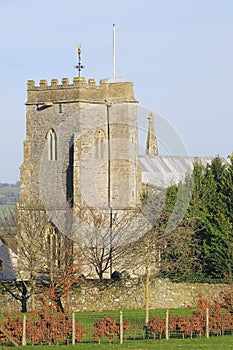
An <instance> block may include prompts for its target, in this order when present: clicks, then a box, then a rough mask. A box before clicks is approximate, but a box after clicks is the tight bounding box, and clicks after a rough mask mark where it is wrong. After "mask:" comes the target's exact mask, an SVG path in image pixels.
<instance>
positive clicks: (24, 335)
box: [22, 315, 27, 346]
mask: <svg viewBox="0 0 233 350" xmlns="http://www.w3.org/2000/svg"><path fill="white" fill-rule="evenodd" d="M26 345H27V340H26V315H23V330H22V346H26Z"/></svg>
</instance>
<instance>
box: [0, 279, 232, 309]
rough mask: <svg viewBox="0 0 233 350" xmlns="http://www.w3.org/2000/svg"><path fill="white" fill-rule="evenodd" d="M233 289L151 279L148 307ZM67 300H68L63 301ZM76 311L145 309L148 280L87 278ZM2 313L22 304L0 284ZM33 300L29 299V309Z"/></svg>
mask: <svg viewBox="0 0 233 350" xmlns="http://www.w3.org/2000/svg"><path fill="white" fill-rule="evenodd" d="M231 289H232V286H230V285H228V284H208V283H172V282H170V281H169V280H166V279H164V280H162V279H155V280H152V281H150V288H149V308H150V309H155V308H181V307H187V306H191V307H193V306H196V305H197V299H198V297H199V296H200V295H202V296H203V298H205V299H208V300H213V299H220V294H221V293H222V292H223V293H227V292H229V291H230V290H231ZM64 302H65V300H64ZM72 304H73V310H74V311H75V312H84V311H104V310H106V311H107V310H126V309H142V308H144V307H145V281H143V280H142V279H127V280H121V281H113V280H105V281H104V282H99V281H98V280H86V281H83V283H82V284H81V285H80V286H77V287H76V288H74V289H73V293H72ZM0 305H1V312H13V311H17V312H19V311H20V310H21V303H20V302H19V301H17V300H15V299H14V298H13V297H12V296H11V295H10V294H9V293H7V292H6V291H5V292H4V291H3V289H2V287H0ZM30 307H31V300H30V298H29V300H28V310H30Z"/></svg>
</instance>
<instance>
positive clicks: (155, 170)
mask: <svg viewBox="0 0 233 350" xmlns="http://www.w3.org/2000/svg"><path fill="white" fill-rule="evenodd" d="M213 159H214V158H212V157H188V156H156V157H149V156H148V155H139V167H140V168H141V169H142V182H143V183H144V184H150V185H155V186H158V187H162V188H167V187H169V186H171V185H173V184H178V183H179V182H183V181H184V179H185V176H186V174H187V173H192V170H193V164H194V162H195V161H199V162H200V163H201V164H202V165H203V166H206V165H207V164H208V163H209V164H210V163H211V161H212V160H213ZM221 159H222V161H223V163H228V160H227V159H226V158H221Z"/></svg>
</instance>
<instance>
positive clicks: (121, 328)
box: [120, 311, 124, 344]
mask: <svg viewBox="0 0 233 350" xmlns="http://www.w3.org/2000/svg"><path fill="white" fill-rule="evenodd" d="M123 336H124V335H123V313H122V311H120V344H123Z"/></svg>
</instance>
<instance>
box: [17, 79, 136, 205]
mask: <svg viewBox="0 0 233 350" xmlns="http://www.w3.org/2000/svg"><path fill="white" fill-rule="evenodd" d="M27 92H28V99H27V102H26V140H25V141H24V162H23V164H22V166H21V177H20V183H21V188H20V195H21V197H20V198H21V199H20V205H21V207H25V208H26V207H27V206H28V205H29V204H30V203H31V204H30V205H34V204H35V203H36V204H37V205H38V206H40V207H41V208H43V207H45V209H46V210H47V209H48V210H50V211H52V210H54V211H55V210H56V209H59V210H63V209H64V208H65V206H66V204H67V203H69V206H70V207H73V206H75V205H77V206H88V207H98V208H107V207H109V206H111V207H112V209H113V210H114V209H120V210H121V209H126V208H136V207H137V205H138V203H139V200H140V171H139V170H138V131H137V101H136V99H135V97H134V91H133V84H132V82H131V81H130V80H129V79H117V78H114V79H109V80H101V81H100V84H99V85H96V83H95V81H94V79H89V80H88V82H86V80H85V78H83V77H75V78H74V79H73V82H72V83H71V84H70V83H69V81H68V79H67V78H63V79H62V81H61V84H59V83H58V80H57V79H52V81H51V84H50V85H49V84H48V83H47V81H46V80H41V81H40V84H39V85H38V86H37V85H35V82H34V81H33V80H29V81H28V89H27Z"/></svg>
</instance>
